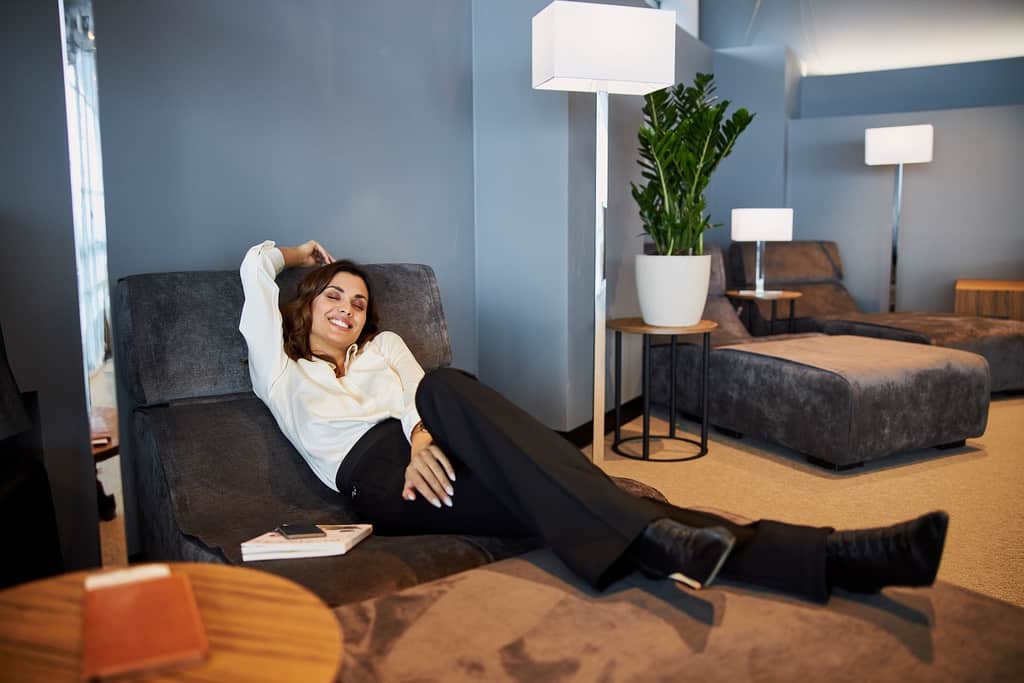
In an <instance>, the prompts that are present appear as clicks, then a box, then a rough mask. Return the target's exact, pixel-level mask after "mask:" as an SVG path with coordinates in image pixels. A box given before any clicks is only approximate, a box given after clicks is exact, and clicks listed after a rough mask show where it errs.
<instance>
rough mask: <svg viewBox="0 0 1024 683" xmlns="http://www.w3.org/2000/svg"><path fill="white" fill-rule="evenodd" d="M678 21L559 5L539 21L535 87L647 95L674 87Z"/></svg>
mask: <svg viewBox="0 0 1024 683" xmlns="http://www.w3.org/2000/svg"><path fill="white" fill-rule="evenodd" d="M675 17H676V15H675V12H672V11H670V10H656V9H645V8H642V7H619V6H615V5H597V4H593V3H586V2H565V1H564V0H556V1H555V2H552V3H551V4H550V5H548V6H547V7H545V8H544V9H543V10H541V11H540V12H538V13H537V15H536V16H534V17H533V87H534V88H536V89H538V90H562V91H572V92H597V91H604V92H608V93H617V94H622V95H646V94H647V93H649V92H654V91H655V90H660V89H662V88H665V87H668V86H670V85H674V84H675V82H676V77H675V64H676V56H675V52H676V18H675Z"/></svg>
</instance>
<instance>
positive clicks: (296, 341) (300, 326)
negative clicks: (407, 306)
mask: <svg viewBox="0 0 1024 683" xmlns="http://www.w3.org/2000/svg"><path fill="white" fill-rule="evenodd" d="M338 273H351V274H352V275H355V276H356V277H358V278H360V279H362V281H363V284H364V285H366V295H367V297H366V298H367V302H366V323H365V324H364V325H363V330H362V332H360V333H359V339H357V340H356V343H357V344H359V346H360V347H362V345H363V344H364V343H365V342H368V341H370V340H371V339H373V338H374V337H375V336H377V332H378V331H379V328H378V322H377V307H376V306H374V304H373V292H372V291H370V279H369V278H368V277H366V272H365V271H363V269H362V268H360V267H359V266H358V265H356V264H355V263H353V262H352V261H346V260H342V261H335V262H334V263H329V264H327V265H325V266H320V267H319V268H315V269H314V270H311V271H310V272H309V273H308V274H307V275H306V277H304V278H302V282H300V283H299V287H298V290H297V291H296V293H295V298H294V299H292V300H291V301H289V302H288V303H287V304H285V305H284V306H283V307H282V308H281V317H282V318H283V325H282V329H283V332H284V352H285V353H287V354H288V357H289V358H291V359H292V360H298V359H300V358H305V359H306V360H312V359H313V358H314V357H316V358H320V359H322V360H325V361H328V362H330V363H333V364H334V366H335V367H336V368H337V369H338V370H340V369H341V363H339V362H338V360H337V359H336V358H332V357H331V356H327V355H323V354H314V353H313V352H312V351H311V350H310V348H309V332H310V330H311V329H312V327H313V314H312V307H313V299H315V298H317V297H318V296H320V293H321V292H323V291H324V290H325V289H327V285H329V284H331V280H333V279H334V276H335V275H337V274H338ZM336 372H337V370H336Z"/></svg>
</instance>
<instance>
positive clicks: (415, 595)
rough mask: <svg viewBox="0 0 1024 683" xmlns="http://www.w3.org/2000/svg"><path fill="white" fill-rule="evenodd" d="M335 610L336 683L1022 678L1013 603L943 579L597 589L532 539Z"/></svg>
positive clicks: (1022, 617)
mask: <svg viewBox="0 0 1024 683" xmlns="http://www.w3.org/2000/svg"><path fill="white" fill-rule="evenodd" d="M335 614H336V616H337V618H338V620H339V622H340V624H341V628H342V632H343V637H344V640H345V653H344V657H343V659H342V666H341V669H340V671H339V672H338V678H337V680H338V681H339V682H342V681H343V682H344V683H370V682H371V681H464V680H473V681H567V682H569V681H572V682H579V683H590V682H591V681H601V683H615V682H617V681H623V682H626V681H796V682H799V683H807V682H809V681H899V682H901V683H902V682H903V681H971V682H974V681H1017V680H1022V679H1024V648H1021V646H1020V636H1019V635H1018V634H1019V633H1020V632H1021V630H1022V629H1024V609H1021V608H1019V607H1015V606H1013V605H1010V604H1007V603H1005V602H1001V601H999V600H995V599H992V598H989V597H986V596H983V595H980V594H978V593H974V592H972V591H968V590H965V589H963V588H959V587H957V586H953V585H951V584H948V583H943V582H939V583H937V584H936V585H935V586H933V587H931V588H928V589H908V588H903V589H900V588H890V589H886V590H885V591H884V592H882V593H880V594H877V595H869V596H864V595H855V594H850V593H839V594H837V595H835V596H833V597H832V599H831V601H830V602H829V603H828V604H827V605H818V604H812V603H807V602H801V601H798V600H796V599H792V598H787V597H784V596H781V595H778V594H773V593H768V592H762V591H758V590H755V589H751V588H744V587H739V586H735V585H728V584H723V583H721V582H720V583H718V584H716V585H715V586H713V587H712V588H710V589H707V590H703V591H700V592H693V591H689V590H686V589H684V588H681V587H680V586H678V585H677V584H674V583H672V582H669V581H657V580H651V579H646V578H644V577H642V576H640V575H639V574H632V575H630V576H628V577H626V578H624V579H622V580H620V581H619V582H617V583H615V584H613V585H612V586H611V587H610V588H608V590H606V591H605V592H603V593H595V592H594V591H592V590H590V589H589V588H587V587H586V586H585V585H583V584H581V582H580V581H579V580H578V579H577V578H576V577H574V576H572V574H570V573H569V571H568V570H567V569H566V568H565V566H564V565H563V564H562V563H561V562H559V561H558V560H557V559H556V558H555V557H554V556H553V555H552V554H551V553H550V552H548V551H536V552H532V553H530V554H528V555H525V556H523V557H519V558H515V559H510V560H505V561H503V562H499V563H497V564H492V565H488V566H486V567H480V568H478V569H474V570H472V571H468V572H464V573H462V574H458V575H456V576H450V577H447V578H445V579H441V580H438V581H434V582H431V583H428V584H424V585H421V586H417V587H415V588H411V589H409V590H405V591H402V592H400V593H395V594H392V595H386V596H382V597H380V598H377V599H375V600H371V601H367V602H363V603H359V604H354V605H348V606H345V607H342V608H339V609H337V610H336V611H335Z"/></svg>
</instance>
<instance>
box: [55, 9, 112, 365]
mask: <svg viewBox="0 0 1024 683" xmlns="http://www.w3.org/2000/svg"><path fill="white" fill-rule="evenodd" d="M90 21H91V17H90V16H88V15H85V14H82V13H81V12H78V11H74V10H72V11H69V12H68V13H67V14H66V16H65V24H66V39H67V52H66V54H67V64H66V65H65V69H66V74H65V87H66V89H67V92H66V99H67V109H68V148H69V152H70V156H71V192H72V197H73V202H72V204H73V207H74V222H75V250H76V254H75V256H76V261H77V263H78V298H79V309H80V315H81V325H82V347H83V349H82V351H83V359H84V363H85V373H86V380H88V378H89V375H91V374H92V373H93V372H95V371H96V370H98V369H99V368H100V367H101V366H102V365H103V363H104V361H105V360H107V359H108V358H109V357H110V345H109V342H108V340H109V322H108V321H109V320H110V297H109V294H108V291H109V290H108V287H107V227H106V215H105V213H104V201H103V160H102V156H101V153H100V125H99V95H98V90H97V87H96V51H95V47H94V44H93V34H92V27H91V26H90V24H89V22H90Z"/></svg>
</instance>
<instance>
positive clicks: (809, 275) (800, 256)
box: [729, 240, 843, 288]
mask: <svg viewBox="0 0 1024 683" xmlns="http://www.w3.org/2000/svg"><path fill="white" fill-rule="evenodd" d="M754 249H755V244H754V243H753V242H733V243H732V244H731V245H730V246H729V282H730V283H731V284H732V285H733V286H735V287H737V288H738V287H746V286H748V285H752V284H754V268H755V267H756V255H755V253H754ZM764 274H765V284H766V285H768V284H771V283H777V284H798V283H804V282H837V281H842V279H843V262H842V260H841V259H840V258H839V246H838V245H837V244H836V243H835V242H824V241H800V240H797V241H793V242H767V243H766V244H765V245H764Z"/></svg>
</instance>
